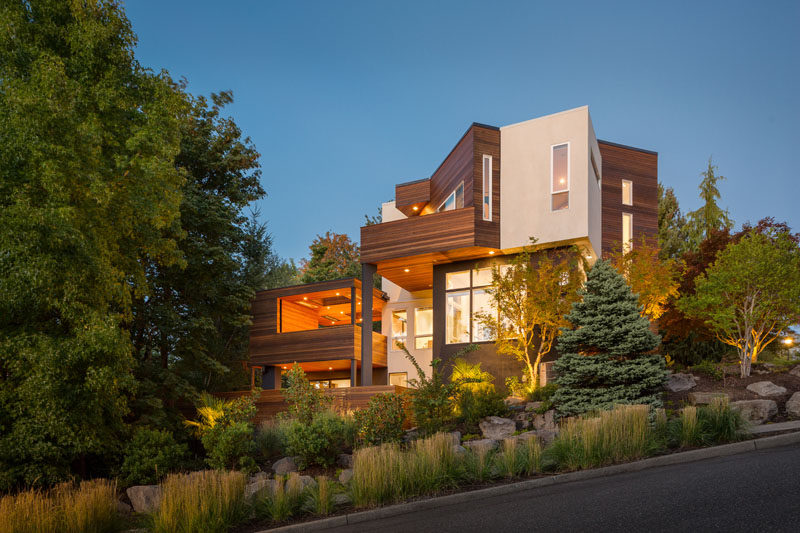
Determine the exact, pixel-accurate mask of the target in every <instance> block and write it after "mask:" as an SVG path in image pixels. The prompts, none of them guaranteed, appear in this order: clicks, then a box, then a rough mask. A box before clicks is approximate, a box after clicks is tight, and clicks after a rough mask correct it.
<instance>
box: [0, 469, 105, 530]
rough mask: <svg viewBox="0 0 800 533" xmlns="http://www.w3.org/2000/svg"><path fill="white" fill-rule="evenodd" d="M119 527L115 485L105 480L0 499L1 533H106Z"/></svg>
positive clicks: (28, 492)
mask: <svg viewBox="0 0 800 533" xmlns="http://www.w3.org/2000/svg"><path fill="white" fill-rule="evenodd" d="M118 526H119V516H118V515H117V496H116V484H115V483H114V482H112V481H108V480H105V479H99V480H92V481H84V482H82V483H80V484H79V485H75V484H73V483H62V484H60V485H57V486H55V487H54V488H52V489H50V490H46V491H41V490H27V491H24V492H20V493H18V494H14V495H9V496H3V497H2V498H0V533H12V532H13V533H51V532H53V531H58V532H64V533H105V532H110V531H116V530H117V528H118Z"/></svg>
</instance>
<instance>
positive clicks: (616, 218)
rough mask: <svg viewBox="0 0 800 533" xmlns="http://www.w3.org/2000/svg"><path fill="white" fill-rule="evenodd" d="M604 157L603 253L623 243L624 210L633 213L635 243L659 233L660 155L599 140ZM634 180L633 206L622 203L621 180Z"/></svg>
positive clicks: (609, 251) (615, 248)
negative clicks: (643, 237)
mask: <svg viewBox="0 0 800 533" xmlns="http://www.w3.org/2000/svg"><path fill="white" fill-rule="evenodd" d="M598 145H599V147H600V155H601V156H602V159H603V169H602V171H601V172H602V174H603V179H602V254H603V256H607V254H609V253H611V252H613V251H614V250H618V249H619V247H620V244H621V242H622V213H631V214H632V215H633V243H634V246H635V245H636V243H637V242H639V241H641V239H642V236H645V238H647V239H655V238H657V235H658V154H656V153H652V152H646V151H641V150H637V149H635V148H631V147H627V146H620V145H616V144H613V143H607V142H604V141H598ZM623 179H624V180H630V181H631V182H632V183H633V205H632V206H630V205H623V204H622V180H623Z"/></svg>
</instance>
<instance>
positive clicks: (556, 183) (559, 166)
mask: <svg viewBox="0 0 800 533" xmlns="http://www.w3.org/2000/svg"><path fill="white" fill-rule="evenodd" d="M550 173H551V174H552V176H551V177H552V180H551V184H550V186H551V190H550V192H551V193H552V194H551V196H552V204H551V208H552V210H553V211H561V210H562V209H568V208H569V143H565V144H558V145H556V146H553V151H552V154H551V161H550Z"/></svg>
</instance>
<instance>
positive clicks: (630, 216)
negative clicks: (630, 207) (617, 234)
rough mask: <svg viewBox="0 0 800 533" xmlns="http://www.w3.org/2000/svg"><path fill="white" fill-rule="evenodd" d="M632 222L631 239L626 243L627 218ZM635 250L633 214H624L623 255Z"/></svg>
mask: <svg viewBox="0 0 800 533" xmlns="http://www.w3.org/2000/svg"><path fill="white" fill-rule="evenodd" d="M626 217H627V218H628V220H630V226H631V227H630V233H631V234H630V235H629V236H628V237H629V239H628V241H627V242H626V241H625V218H626ZM631 250H633V213H622V253H623V254H626V253H628V252H630V251H631Z"/></svg>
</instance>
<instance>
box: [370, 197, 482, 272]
mask: <svg viewBox="0 0 800 533" xmlns="http://www.w3.org/2000/svg"><path fill="white" fill-rule="evenodd" d="M470 246H475V209H474V208H471V207H470V208H464V209H455V210H453V211H443V212H441V213H432V214H430V215H424V216H419V217H411V218H406V219H402V220H395V221H392V222H384V223H383V224H374V225H372V226H364V227H362V228H361V262H362V263H377V262H378V261H382V260H386V259H394V258H398V257H408V256H412V255H418V254H424V253H428V252H441V251H445V250H451V249H455V248H466V247H470Z"/></svg>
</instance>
